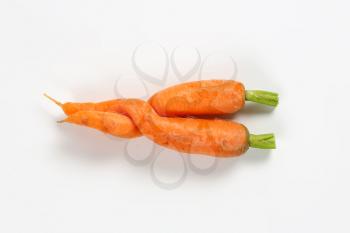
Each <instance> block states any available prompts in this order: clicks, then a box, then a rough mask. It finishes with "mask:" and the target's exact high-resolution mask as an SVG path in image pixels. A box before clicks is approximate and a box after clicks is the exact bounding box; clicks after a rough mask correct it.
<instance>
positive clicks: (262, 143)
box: [249, 134, 276, 149]
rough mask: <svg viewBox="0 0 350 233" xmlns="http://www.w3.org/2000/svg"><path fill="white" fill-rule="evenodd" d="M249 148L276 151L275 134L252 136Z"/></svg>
mask: <svg viewBox="0 0 350 233" xmlns="http://www.w3.org/2000/svg"><path fill="white" fill-rule="evenodd" d="M249 146H250V147H253V148H259V149H276V140H275V135H274V134H260V135H255V134H250V135H249Z"/></svg>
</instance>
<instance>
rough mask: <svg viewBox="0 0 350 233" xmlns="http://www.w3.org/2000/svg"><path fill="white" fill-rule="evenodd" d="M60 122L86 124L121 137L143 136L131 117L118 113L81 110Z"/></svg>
mask: <svg viewBox="0 0 350 233" xmlns="http://www.w3.org/2000/svg"><path fill="white" fill-rule="evenodd" d="M59 122H67V123H73V124H77V125H84V126H87V127H90V128H94V129H97V130H100V131H102V132H104V133H108V134H111V135H113V136H117V137H121V138H134V137H139V136H141V133H140V131H139V130H138V128H137V127H136V126H135V125H134V123H133V122H132V121H131V120H130V118H129V117H127V116H124V115H122V114H118V113H110V112H98V111H79V112H76V113H73V114H71V115H69V116H68V117H67V118H66V119H64V120H62V121H59Z"/></svg>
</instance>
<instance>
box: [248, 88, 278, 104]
mask: <svg viewBox="0 0 350 233" xmlns="http://www.w3.org/2000/svg"><path fill="white" fill-rule="evenodd" d="M245 99H246V100H247V101H252V102H255V103H259V104H265V105H268V106H272V107H276V106H277V105H278V102H279V97H278V94H277V93H275V92H270V91H260V90H247V91H246V92H245Z"/></svg>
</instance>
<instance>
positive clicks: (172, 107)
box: [149, 80, 245, 116]
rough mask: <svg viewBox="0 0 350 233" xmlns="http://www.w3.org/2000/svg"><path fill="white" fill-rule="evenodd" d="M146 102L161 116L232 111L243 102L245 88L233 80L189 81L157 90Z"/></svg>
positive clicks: (238, 108)
mask: <svg viewBox="0 0 350 233" xmlns="http://www.w3.org/2000/svg"><path fill="white" fill-rule="evenodd" d="M149 103H150V104H151V105H152V107H153V108H154V110H156V112H157V113H158V114H160V115H162V116H186V115H192V116H197V115H218V114H227V113H234V112H237V111H238V110H240V109H241V108H243V106H244V104H245V88H244V86H243V84H241V83H239V82H235V81H232V80H203V81H195V82H188V83H183V84H179V85H175V86H172V87H169V88H166V89H164V90H162V91H160V92H158V93H156V94H155V95H153V96H152V97H151V98H150V100H149Z"/></svg>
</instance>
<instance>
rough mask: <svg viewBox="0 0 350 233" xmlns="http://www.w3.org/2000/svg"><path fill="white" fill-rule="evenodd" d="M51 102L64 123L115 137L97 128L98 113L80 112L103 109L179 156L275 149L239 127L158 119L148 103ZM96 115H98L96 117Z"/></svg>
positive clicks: (216, 122)
mask: <svg viewBox="0 0 350 233" xmlns="http://www.w3.org/2000/svg"><path fill="white" fill-rule="evenodd" d="M52 100H53V99H52ZM53 101H55V100H53ZM55 102H56V103H57V104H58V105H60V106H61V107H62V108H64V106H66V107H67V106H68V107H67V108H66V109H64V110H65V112H66V113H67V112H68V113H70V115H69V116H68V118H67V119H66V120H65V122H71V123H76V124H83V125H86V126H89V127H92V128H95V129H98V130H102V131H104V132H107V133H110V132H114V134H115V135H117V136H119V135H120V132H119V131H118V132H117V133H115V131H113V130H110V128H109V127H107V128H106V127H105V125H104V124H101V114H102V113H98V114H97V113H96V111H86V109H84V110H82V108H93V109H94V110H96V109H97V108H101V109H102V108H104V109H107V110H108V112H115V113H112V114H116V113H120V114H123V115H125V116H126V117H127V118H128V119H130V120H131V123H133V124H134V125H135V126H136V128H137V129H138V130H139V131H140V132H141V134H142V135H144V136H146V137H148V138H149V139H151V140H153V141H154V142H155V143H157V144H159V145H162V146H165V147H168V148H171V149H175V150H177V151H180V152H185V153H194V154H206V155H212V156H218V157H231V156H238V155H241V154H242V153H244V152H245V151H246V150H247V149H248V148H249V146H252V147H258V148H274V147H275V144H274V137H273V135H270V134H269V135H260V136H259V135H258V136H256V135H250V134H249V133H248V130H247V129H246V127H245V126H243V125H242V124H238V123H235V122H231V121H225V120H218V119H211V120H207V119H192V118H176V117H175V118H168V117H162V116H159V115H158V114H157V113H156V112H155V111H154V110H153V108H152V107H151V105H150V104H149V103H147V102H145V101H142V100H137V99H118V100H113V104H111V103H110V102H104V104H100V105H98V107H96V105H94V104H92V103H88V104H80V105H79V104H78V105H74V104H73V103H70V104H67V105H65V104H61V103H59V102H58V101H55ZM72 106H78V108H80V110H77V111H76V109H77V108H75V107H72ZM101 106H103V107H101ZM106 106H108V107H106ZM73 110H74V111H73ZM90 110H91V109H90ZM96 114H97V115H98V116H97V117H96ZM99 114H100V115H99ZM108 116H109V115H108ZM113 117H114V118H113V119H116V120H115V121H113V125H118V124H119V121H120V119H123V120H122V121H124V125H127V127H125V129H126V128H127V129H130V128H131V125H130V122H128V120H127V119H125V118H118V119H117V118H115V116H113ZM126 122H128V123H126ZM112 128H113V129H114V128H115V127H114V126H113V127H112ZM133 132H134V131H133ZM134 135H136V133H134V134H133V136H134ZM136 136H137V135H136Z"/></svg>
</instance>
